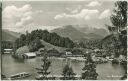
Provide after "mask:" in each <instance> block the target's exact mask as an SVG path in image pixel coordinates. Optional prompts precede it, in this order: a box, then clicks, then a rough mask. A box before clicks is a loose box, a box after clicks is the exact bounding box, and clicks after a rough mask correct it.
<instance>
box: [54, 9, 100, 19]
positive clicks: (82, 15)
mask: <svg viewBox="0 0 128 81" xmlns="http://www.w3.org/2000/svg"><path fill="white" fill-rule="evenodd" d="M98 15H99V11H98V10H89V9H82V10H81V11H80V12H79V13H77V14H66V13H63V14H58V15H56V16H55V17H54V19H56V20H58V19H62V18H75V19H85V20H89V19H94V18H97V17H98Z"/></svg>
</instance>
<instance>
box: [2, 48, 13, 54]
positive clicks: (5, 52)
mask: <svg viewBox="0 0 128 81" xmlns="http://www.w3.org/2000/svg"><path fill="white" fill-rule="evenodd" d="M12 53H13V49H4V54H12Z"/></svg>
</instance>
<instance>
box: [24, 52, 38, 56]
mask: <svg viewBox="0 0 128 81" xmlns="http://www.w3.org/2000/svg"><path fill="white" fill-rule="evenodd" d="M24 54H25V55H27V56H36V53H32V52H31V53H24Z"/></svg>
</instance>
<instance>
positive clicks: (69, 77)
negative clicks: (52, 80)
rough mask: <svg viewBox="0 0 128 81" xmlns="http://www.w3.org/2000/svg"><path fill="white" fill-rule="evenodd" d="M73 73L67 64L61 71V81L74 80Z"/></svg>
mask: <svg viewBox="0 0 128 81" xmlns="http://www.w3.org/2000/svg"><path fill="white" fill-rule="evenodd" d="M75 75H76V74H75V73H74V72H73V69H72V67H69V65H68V64H66V65H65V67H64V69H63V74H62V76H63V77H62V79H63V80H75Z"/></svg>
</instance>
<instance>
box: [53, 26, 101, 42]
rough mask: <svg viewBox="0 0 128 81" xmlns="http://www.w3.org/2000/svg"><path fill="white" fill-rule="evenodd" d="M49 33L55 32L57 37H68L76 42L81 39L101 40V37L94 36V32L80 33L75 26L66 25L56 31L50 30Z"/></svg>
mask: <svg viewBox="0 0 128 81" xmlns="http://www.w3.org/2000/svg"><path fill="white" fill-rule="evenodd" d="M51 32H55V33H57V34H58V35H60V36H63V37H69V38H70V39H72V40H75V41H76V40H77V41H79V40H81V39H85V40H90V39H101V38H103V36H102V35H98V34H95V32H94V33H93V32H87V33H86V32H83V31H80V29H78V28H76V26H73V25H67V26H64V27H62V28H57V29H54V30H52V31H51Z"/></svg>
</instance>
